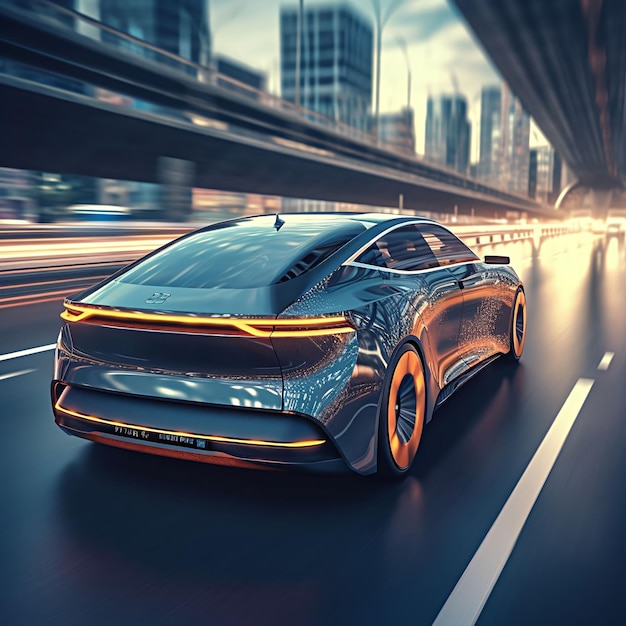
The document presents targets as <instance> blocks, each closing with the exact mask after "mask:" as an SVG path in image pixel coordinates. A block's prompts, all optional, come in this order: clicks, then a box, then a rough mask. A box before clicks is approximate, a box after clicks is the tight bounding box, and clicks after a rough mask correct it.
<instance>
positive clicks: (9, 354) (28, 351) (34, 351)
mask: <svg viewBox="0 0 626 626" xmlns="http://www.w3.org/2000/svg"><path fill="white" fill-rule="evenodd" d="M55 348H56V343H49V344H46V345H45V346H37V347H36V348H27V349H26V350H18V351H17V352H7V354H0V361H10V360H11V359H17V358H19V357H21V356H28V355H29V354H37V353H38V352H47V351H48V350H54V349H55Z"/></svg>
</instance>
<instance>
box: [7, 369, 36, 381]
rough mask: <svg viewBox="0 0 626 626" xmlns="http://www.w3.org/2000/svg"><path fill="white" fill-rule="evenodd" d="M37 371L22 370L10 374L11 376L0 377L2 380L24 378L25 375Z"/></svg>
mask: <svg viewBox="0 0 626 626" xmlns="http://www.w3.org/2000/svg"><path fill="white" fill-rule="evenodd" d="M36 371H37V370H34V369H30V370H20V371H19V372H10V373H9V374H2V376H0V380H7V378H15V377H16V376H22V375H23V374H30V373H31V372H36Z"/></svg>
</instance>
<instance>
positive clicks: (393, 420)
mask: <svg viewBox="0 0 626 626" xmlns="http://www.w3.org/2000/svg"><path fill="white" fill-rule="evenodd" d="M425 415H426V380H425V377H424V366H423V365H422V360H421V358H420V355H419V354H418V352H417V350H416V349H415V348H414V347H413V346H412V345H411V344H409V343H405V344H403V345H402V346H401V348H400V349H399V350H398V351H397V352H396V354H395V355H394V356H393V358H392V359H391V362H390V364H389V367H388V369H387V376H386V379H385V387H384V389H383V394H382V398H381V404H380V409H379V420H378V472H379V473H380V474H381V475H382V476H384V477H390V478H398V477H400V476H403V475H405V474H406V473H407V472H408V471H409V470H410V469H411V466H412V465H413V461H414V460H415V454H416V452H417V448H418V446H419V443H420V440H421V438H422V431H423V429H424V419H425Z"/></svg>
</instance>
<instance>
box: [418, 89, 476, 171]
mask: <svg viewBox="0 0 626 626" xmlns="http://www.w3.org/2000/svg"><path fill="white" fill-rule="evenodd" d="M470 132H471V126H470V122H469V120H468V118H467V100H466V99H465V97H464V96H462V95H459V94H455V95H453V96H447V95H441V96H437V97H433V96H429V97H428V102H427V105H426V146H425V156H426V158H428V159H430V160H431V161H434V162H435V163H441V164H442V165H447V166H448V167H451V168H453V169H455V170H456V171H457V172H460V173H461V174H467V172H468V167H469V155H470Z"/></svg>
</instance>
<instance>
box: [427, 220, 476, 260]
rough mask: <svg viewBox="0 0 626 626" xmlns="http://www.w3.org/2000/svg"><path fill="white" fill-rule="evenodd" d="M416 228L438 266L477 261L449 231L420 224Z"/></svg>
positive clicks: (435, 226) (431, 225)
mask: <svg viewBox="0 0 626 626" xmlns="http://www.w3.org/2000/svg"><path fill="white" fill-rule="evenodd" d="M417 228H418V230H419V231H420V232H421V234H422V236H423V238H424V241H425V242H426V243H427V245H428V247H429V248H430V250H431V251H432V254H433V255H434V256H435V258H436V259H437V261H438V263H439V265H451V264H452V263H462V262H464V261H477V260H478V257H477V256H476V255H475V254H474V253H473V252H472V251H471V250H470V249H469V248H468V247H467V246H466V245H465V244H464V243H463V242H462V241H461V240H460V239H459V238H458V237H457V236H456V235H454V234H453V233H451V232H450V231H449V230H446V229H445V228H442V227H441V226H437V225H434V224H420V225H419V226H418V227H417Z"/></svg>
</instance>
